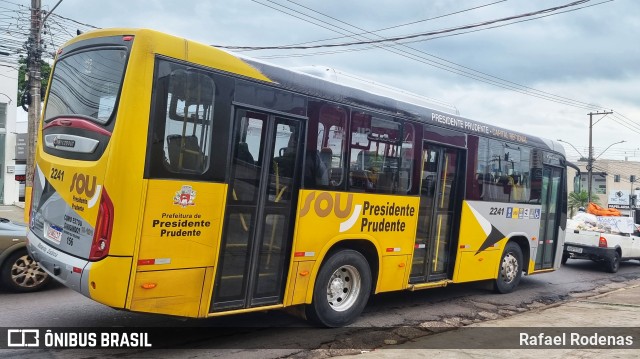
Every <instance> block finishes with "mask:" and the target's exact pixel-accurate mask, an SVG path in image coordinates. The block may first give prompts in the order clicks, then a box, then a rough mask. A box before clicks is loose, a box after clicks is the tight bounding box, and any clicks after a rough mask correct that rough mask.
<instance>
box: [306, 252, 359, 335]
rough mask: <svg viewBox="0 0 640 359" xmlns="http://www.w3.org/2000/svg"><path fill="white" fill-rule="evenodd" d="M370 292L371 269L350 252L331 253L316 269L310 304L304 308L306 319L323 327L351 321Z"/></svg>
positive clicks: (357, 314) (356, 253)
mask: <svg viewBox="0 0 640 359" xmlns="http://www.w3.org/2000/svg"><path fill="white" fill-rule="evenodd" d="M370 293H371V269H370V268H369V263H368V262H367V260H366V258H365V257H364V256H363V255H362V254H360V253H359V252H356V251H354V250H350V249H346V250H341V251H338V252H335V253H333V254H332V255H331V256H330V257H329V258H328V259H327V260H326V261H325V262H324V263H323V264H322V267H320V271H319V272H318V276H317V277H316V282H315V286H314V288H313V301H312V303H311V304H309V305H307V306H306V308H305V311H306V315H307V319H309V320H311V321H313V322H314V323H316V324H318V325H321V326H325V327H331V328H335V327H341V326H345V325H347V324H349V323H351V322H353V321H354V320H355V319H356V318H357V317H358V316H359V315H360V313H362V310H363V309H364V307H365V306H366V305H367V300H369V294H370Z"/></svg>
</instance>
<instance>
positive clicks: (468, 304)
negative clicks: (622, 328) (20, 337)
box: [0, 260, 640, 358]
mask: <svg viewBox="0 0 640 359" xmlns="http://www.w3.org/2000/svg"><path fill="white" fill-rule="evenodd" d="M637 278H640V262H638V261H630V262H624V263H622V265H621V267H620V270H619V272H618V273H616V274H611V273H606V272H604V271H603V270H602V268H601V267H600V266H599V265H598V264H596V263H593V262H591V261H585V260H569V262H568V263H567V265H565V266H563V267H562V268H561V269H560V270H558V271H556V272H553V273H546V274H541V275H535V276H531V277H524V278H523V279H522V281H521V282H520V286H519V287H518V289H517V290H516V291H515V292H513V293H510V294H506V295H505V294H502V295H501V294H494V293H493V292H491V291H490V289H489V288H490V286H489V285H488V284H486V283H476V284H464V285H451V286H449V287H446V288H437V289H430V290H424V291H419V292H396V293H386V294H382V295H377V296H374V297H373V298H372V299H371V300H370V302H369V304H368V306H367V308H366V309H365V312H364V313H363V314H362V316H361V317H360V319H359V320H357V321H356V322H355V323H354V324H352V325H351V326H349V327H348V328H341V329H320V328H314V327H312V326H310V325H309V324H308V323H307V322H306V321H304V320H303V319H300V318H298V317H295V316H292V315H289V314H287V313H285V312H283V311H271V312H260V313H251V314H244V315H236V316H230V317H220V318H212V319H204V320H192V319H189V320H181V319H176V318H172V317H166V316H158V315H147V314H140V313H130V312H126V311H118V310H114V309H112V308H109V307H105V306H103V305H101V304H98V303H95V302H93V301H91V300H90V299H88V298H86V297H84V296H82V295H81V294H78V293H76V292H73V291H71V290H69V289H67V288H65V287H63V286H60V285H57V284H54V285H52V286H51V287H50V288H47V289H46V290H45V291H42V292H38V293H28V294H13V293H8V292H4V291H0V327H11V328H14V327H17V328H21V327H45V328H46V327H171V328H175V327H180V328H184V333H185V334H184V335H178V336H176V337H175V338H174V339H175V340H176V343H177V345H173V346H177V348H176V349H171V350H163V352H162V357H174V358H183V357H188V358H200V357H202V358H223V357H224V358H227V357H237V358H282V357H293V358H303V357H304V358H307V357H312V358H326V357H331V356H334V355H344V354H349V353H355V352H358V351H360V350H361V349H363V348H365V349H373V348H377V347H380V346H383V345H385V344H390V343H391V344H392V343H394V342H398V341H402V340H407V339H410V338H412V337H416V336H423V335H426V334H425V333H426V332H428V331H430V330H431V331H432V330H435V329H434V328H438V327H441V326H448V325H457V324H459V323H463V324H469V323H472V322H477V321H483V320H489V319H495V318H498V317H505V316H510V315H513V314H515V313H518V312H522V311H526V310H529V309H531V308H536V307H538V306H542V305H546V304H551V303H554V302H559V301H563V300H566V299H569V298H572V297H575V296H580V295H581V294H582V293H585V292H590V291H598V290H599V289H600V288H603V287H609V288H611V287H612V286H613V287H615V286H623V285H624V283H625V282H626V281H629V280H632V279H637ZM193 327H198V330H196V331H194V330H193ZM200 328H201V330H200ZM187 333H188V334H187ZM194 333H195V334H194ZM427 334H428V333H427ZM256 349H260V350H256ZM153 353H154V351H149V350H130V349H118V350H115V349H114V350H108V351H104V352H101V354H100V356H101V357H114V358H115V357H119V358H122V357H124V358H127V357H132V358H134V357H135V358H138V357H145V358H155V357H156V355H155V354H153ZM42 354H45V353H43V352H39V351H31V350H5V351H0V357H3V358H4V357H6V358H13V357H15V358H25V357H34V358H35V357H41V355H42ZM46 355H47V356H48V357H52V358H62V357H64V358H86V357H91V356H94V355H95V352H92V351H90V350H89V351H87V350H51V351H48V352H46Z"/></svg>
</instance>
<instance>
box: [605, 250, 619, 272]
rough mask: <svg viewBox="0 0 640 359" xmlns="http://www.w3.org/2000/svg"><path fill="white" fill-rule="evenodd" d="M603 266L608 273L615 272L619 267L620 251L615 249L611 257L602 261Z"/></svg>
mask: <svg viewBox="0 0 640 359" xmlns="http://www.w3.org/2000/svg"><path fill="white" fill-rule="evenodd" d="M604 267H605V269H606V270H607V272H609V273H615V272H617V271H618V269H620V253H618V252H617V251H616V252H615V253H614V254H613V258H611V259H610V260H607V261H605V262H604Z"/></svg>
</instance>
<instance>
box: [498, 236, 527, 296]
mask: <svg viewBox="0 0 640 359" xmlns="http://www.w3.org/2000/svg"><path fill="white" fill-rule="evenodd" d="M522 264H523V263H522V250H521V249H520V246H518V245H517V244H515V243H514V242H509V243H507V245H506V246H505V247H504V252H502V257H500V264H499V267H498V278H496V281H495V284H494V289H495V291H496V292H498V293H502V294H504V293H510V292H512V291H513V290H514V289H515V288H516V287H517V286H518V283H520V278H521V277H522V268H523V266H522Z"/></svg>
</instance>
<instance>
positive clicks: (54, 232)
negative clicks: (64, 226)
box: [44, 223, 62, 244]
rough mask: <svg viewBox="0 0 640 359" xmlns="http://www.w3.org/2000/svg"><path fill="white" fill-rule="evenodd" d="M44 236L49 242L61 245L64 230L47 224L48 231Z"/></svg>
mask: <svg viewBox="0 0 640 359" xmlns="http://www.w3.org/2000/svg"><path fill="white" fill-rule="evenodd" d="M44 235H45V237H47V239H48V240H50V241H53V242H56V244H60V239H61V238H62V230H61V229H58V228H56V226H52V225H50V224H48V223H47V230H46V231H45V233H44Z"/></svg>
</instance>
